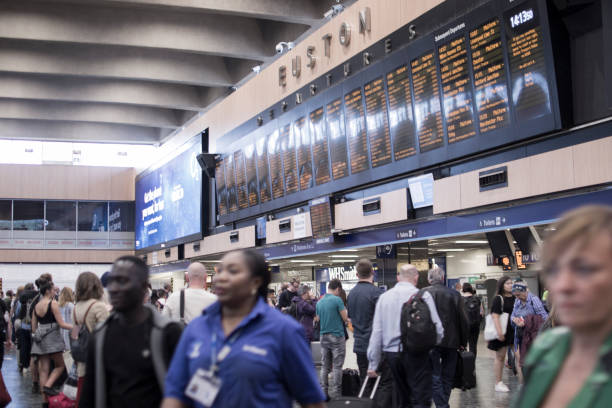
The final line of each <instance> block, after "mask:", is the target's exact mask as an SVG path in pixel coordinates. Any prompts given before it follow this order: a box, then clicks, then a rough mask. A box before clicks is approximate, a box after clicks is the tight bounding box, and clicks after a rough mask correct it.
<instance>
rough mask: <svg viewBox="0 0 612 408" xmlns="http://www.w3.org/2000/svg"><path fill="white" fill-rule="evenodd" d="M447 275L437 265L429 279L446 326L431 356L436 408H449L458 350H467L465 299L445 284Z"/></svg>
mask: <svg viewBox="0 0 612 408" xmlns="http://www.w3.org/2000/svg"><path fill="white" fill-rule="evenodd" d="M444 277H445V273H444V270H443V269H442V268H440V267H439V266H435V267H434V268H432V269H430V270H429V273H428V275H427V278H428V280H429V283H430V284H431V286H429V287H428V288H426V290H427V292H429V293H431V296H432V297H433V299H434V302H435V304H436V309H438V313H439V315H440V319H441V320H442V325H443V326H444V338H443V339H442V342H441V343H440V344H438V345H437V346H436V347H435V348H434V349H433V350H432V351H431V353H430V356H431V364H432V368H433V399H434V403H435V404H436V408H448V406H449V405H448V400H449V399H450V394H451V391H452V389H453V382H454V379H455V371H456V369H457V358H458V353H457V350H458V349H459V348H465V346H466V345H467V340H468V332H469V328H468V321H467V317H466V316H465V312H464V306H463V298H462V297H461V295H460V294H459V292H457V291H456V290H453V289H451V288H449V287H447V286H446V285H445V284H444Z"/></svg>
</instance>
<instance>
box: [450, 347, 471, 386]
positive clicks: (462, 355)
mask: <svg viewBox="0 0 612 408" xmlns="http://www.w3.org/2000/svg"><path fill="white" fill-rule="evenodd" d="M457 354H458V356H457V368H456V371H455V381H454V384H453V387H454V388H460V389H462V390H463V391H465V390H469V389H472V388H475V387H476V357H474V353H471V352H469V351H458V352H457Z"/></svg>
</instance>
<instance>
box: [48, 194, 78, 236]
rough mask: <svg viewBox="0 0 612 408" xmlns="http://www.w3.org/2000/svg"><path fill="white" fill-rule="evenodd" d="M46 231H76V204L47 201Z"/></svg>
mask: <svg viewBox="0 0 612 408" xmlns="http://www.w3.org/2000/svg"><path fill="white" fill-rule="evenodd" d="M46 220H47V227H46V230H47V231H76V202H75V201H47V213H46Z"/></svg>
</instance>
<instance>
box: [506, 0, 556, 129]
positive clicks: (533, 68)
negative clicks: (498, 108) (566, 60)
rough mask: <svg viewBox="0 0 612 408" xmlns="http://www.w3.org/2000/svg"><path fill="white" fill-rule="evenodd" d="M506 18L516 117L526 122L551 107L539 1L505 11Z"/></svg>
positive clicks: (546, 111)
mask: <svg viewBox="0 0 612 408" xmlns="http://www.w3.org/2000/svg"><path fill="white" fill-rule="evenodd" d="M504 17H505V19H506V33H507V43H508V48H509V55H510V78H511V83H512V104H513V105H514V112H515V113H516V119H517V120H519V121H524V120H529V119H533V118H537V117H539V116H543V115H546V114H549V113H550V112H551V111H552V108H551V103H550V92H549V90H548V80H547V78H546V77H547V74H546V72H547V70H546V68H547V67H546V59H545V57H544V43H543V39H542V27H541V26H540V23H539V16H538V11H537V7H536V4H535V2H534V1H528V2H526V3H522V4H521V5H520V6H518V7H515V8H513V9H511V10H509V11H507V12H506V13H504Z"/></svg>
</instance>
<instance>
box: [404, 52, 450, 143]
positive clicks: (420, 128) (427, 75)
mask: <svg viewBox="0 0 612 408" xmlns="http://www.w3.org/2000/svg"><path fill="white" fill-rule="evenodd" d="M410 66H411V68H412V83H413V87H414V113H415V116H416V127H417V136H418V138H419V148H420V150H421V152H426V151H429V150H432V149H435V148H437V147H440V146H442V145H443V144H444V131H443V129H442V114H441V112H440V90H439V88H438V73H437V71H436V64H435V58H434V53H433V52H428V53H426V54H424V55H422V56H421V57H419V58H416V59H414V60H412V62H411V64H410Z"/></svg>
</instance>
